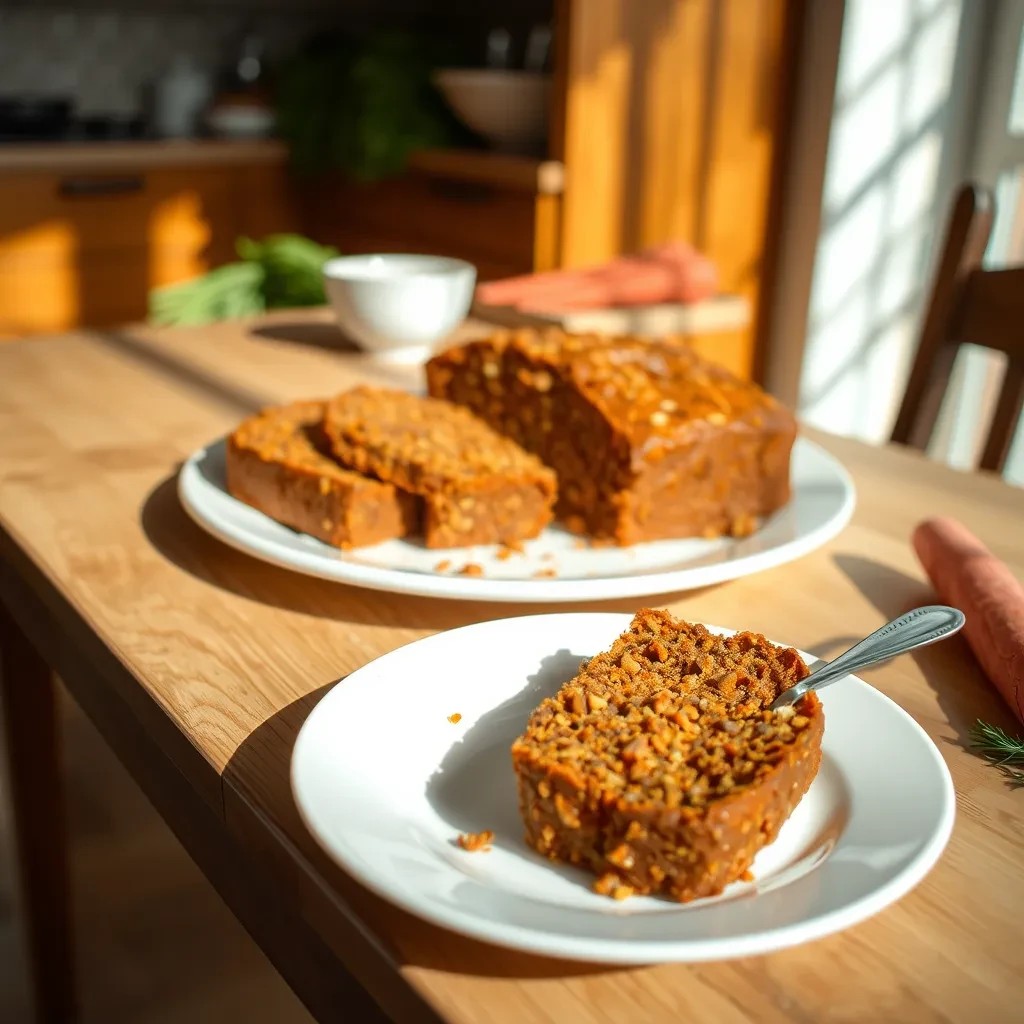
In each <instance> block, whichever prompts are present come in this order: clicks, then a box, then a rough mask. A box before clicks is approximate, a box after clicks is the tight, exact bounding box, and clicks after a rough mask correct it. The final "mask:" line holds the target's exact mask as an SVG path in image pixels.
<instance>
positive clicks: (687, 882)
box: [512, 609, 824, 901]
mask: <svg viewBox="0 0 1024 1024" xmlns="http://www.w3.org/2000/svg"><path fill="white" fill-rule="evenodd" d="M806 675H807V667H806V665H804V663H803V661H802V659H801V658H800V657H799V655H797V653H796V652H795V651H793V650H791V649H788V648H777V647H775V646H774V645H772V644H770V643H769V642H768V641H767V640H765V639H764V638H763V637H761V636H758V635H757V634H752V633H740V634H737V635H736V636H734V637H729V638H723V637H718V636H716V635H714V634H711V633H709V632H708V631H707V630H706V629H704V627H702V626H696V625H691V624H688V623H683V622H679V621H678V620H676V619H674V618H673V617H672V616H671V615H669V614H668V613H667V612H657V611H652V610H650V609H643V610H641V611H640V612H638V613H637V615H636V616H635V618H634V620H633V623H632V625H631V628H630V629H629V630H628V631H627V632H626V633H624V634H623V635H622V636H621V637H620V638H619V639H618V640H617V641H616V642H615V644H613V646H612V648H611V649H610V650H609V651H608V652H605V653H603V654H600V655H598V656H596V657H595V658H593V659H591V660H590V662H589V663H588V664H586V665H584V666H583V667H582V668H581V671H580V672H579V674H578V675H577V676H576V677H575V678H573V679H572V680H570V681H569V682H568V683H566V684H565V685H564V686H563V687H562V688H561V689H560V690H559V692H558V694H557V695H556V696H554V697H552V698H548V699H547V700H545V701H543V702H542V703H541V705H540V706H539V707H538V708H537V709H536V711H534V713H533V714H532V715H531V717H530V721H529V724H528V726H527V729H526V732H525V733H524V734H523V735H522V736H521V737H520V738H519V739H518V740H517V741H516V743H515V744H514V745H513V747H512V757H513V763H514V765H515V770H516V776H517V781H518V787H519V799H520V810H521V813H522V815H523V819H524V822H525V824H526V838H527V842H528V843H529V844H530V845H531V846H533V847H534V848H535V849H536V850H537V851H538V852H540V853H542V854H544V855H545V856H547V857H550V858H552V859H557V860H562V861H567V862H569V863H574V864H579V865H580V866H582V867H586V868H588V869H590V870H591V871H593V872H594V873H595V874H596V875H597V876H598V881H597V883H596V885H595V888H596V889H597V891H599V892H604V893H607V894H608V895H612V896H615V897H616V898H622V897H623V896H626V895H629V894H631V893H633V892H637V893H655V892H660V893H664V894H666V895H668V896H670V897H672V898H674V899H678V900H681V901H686V900H691V899H696V898H698V897H701V896H709V895H714V894H717V893H719V892H721V891H722V889H723V888H724V887H725V886H726V885H727V884H729V882H732V881H735V880H736V879H738V878H740V877H742V876H743V875H744V874H745V872H746V871H747V870H748V869H749V867H750V865H751V863H752V862H753V859H754V857H755V855H756V854H757V852H758V850H760V849H761V847H763V846H764V845H765V844H766V843H769V842H771V841H772V840H773V839H774V838H775V836H776V835H777V834H778V830H779V828H781V826H782V824H783V822H784V821H785V820H786V818H787V817H788V816H789V814H790V813H791V812H792V810H793V808H794V807H795V806H796V805H797V803H799V801H800V799H801V797H802V796H803V794H804V793H805V792H806V790H807V787H808V786H809V785H810V783H811V781H812V780H813V779H814V776H815V774H816V773H817V770H818V765H819V763H820V759H821V738H822V732H823V729H824V716H823V712H822V708H821V704H820V702H819V701H818V699H817V697H816V696H815V695H814V694H808V695H807V696H805V697H804V698H802V699H801V701H800V702H799V704H798V705H797V706H796V708H787V709H783V710H782V711H778V712H770V711H766V710H764V709H765V708H766V707H767V705H768V704H770V702H771V701H773V700H774V699H775V697H776V696H777V695H778V694H779V693H781V692H782V690H784V689H786V688H788V687H789V686H791V685H793V684H794V683H796V682H798V681H799V680H800V679H802V678H804V677H805V676H806Z"/></svg>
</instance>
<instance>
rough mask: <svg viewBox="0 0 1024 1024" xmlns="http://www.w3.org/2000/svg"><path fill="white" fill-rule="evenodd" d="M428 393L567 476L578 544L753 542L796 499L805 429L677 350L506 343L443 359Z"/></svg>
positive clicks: (541, 337)
mask: <svg viewBox="0 0 1024 1024" xmlns="http://www.w3.org/2000/svg"><path fill="white" fill-rule="evenodd" d="M427 381H428V388H429V392H430V394H431V395H433V396H435V397H437V398H444V399H447V400H448V401H452V402H457V403H459V404H460V405H464V406H465V407H466V408H468V409H471V410H472V411H473V412H474V413H476V414H477V415H478V416H480V417H481V418H482V419H484V420H486V421H487V423H489V424H490V425H491V426H492V427H493V428H494V429H495V430H498V431H499V432H501V433H502V434H504V435H506V436H507V437H510V438H512V439H513V440H514V441H516V442H517V443H518V444H520V445H522V447H523V448H525V449H526V450H527V451H530V452H533V453H535V454H536V455H538V456H539V457H540V458H541V459H542V460H543V461H544V462H545V463H546V464H547V465H548V466H550V467H552V468H553V469H554V470H555V472H556V473H557V474H558V488H559V501H558V507H557V513H558V515H559V517H560V518H561V519H562V520H563V521H564V522H565V524H566V525H567V526H568V527H569V528H570V529H572V530H575V531H577V532H584V533H588V534H590V535H592V536H595V537H598V538H603V539H607V540H611V541H613V542H615V543H617V544H621V545H628V544H634V543H637V542H638V541H648V540H658V539H661V538H667V537H691V536H701V537H717V536H722V535H731V536H744V535H746V534H749V533H751V532H752V531H753V530H754V529H755V528H756V527H757V524H758V520H759V518H760V517H763V516H765V515H767V514H768V513H770V512H773V511H774V510H775V509H778V508H780V507H781V506H782V505H784V504H785V503H786V502H787V501H788V500H789V497H790V485H789V463H790V452H791V449H792V446H793V441H794V438H795V436H796V422H795V420H794V418H793V416H792V415H791V414H790V413H789V412H788V411H787V410H786V409H784V408H783V407H782V406H781V405H780V404H779V403H778V402H777V401H775V399H773V398H772V397H771V396H770V395H768V394H766V393H765V392H764V391H762V390H761V389H760V388H759V387H757V386H756V385H755V384H752V383H750V382H748V381H743V380H740V379H739V378H737V377H735V376H733V375H732V374H730V373H729V372H728V371H726V370H724V369H722V368H721V367H718V366H715V365H713V364H711V363H708V362H706V361H704V360H702V359H700V358H699V357H698V356H697V355H696V354H695V353H694V352H693V350H692V349H691V348H690V347H689V346H688V345H686V344H685V343H683V342H681V341H678V340H675V341H673V340H665V341H648V340H643V339H639V338H605V337H598V336H583V335H571V334H566V333H565V332H563V331H560V330H556V329H551V330H544V331H536V330H517V331H500V332H498V333H496V334H494V335H492V336H491V337H489V338H486V339H482V340H479V341H474V342H471V343H469V344H467V345H463V346H460V347H455V348H451V349H448V350H446V351H444V352H441V353H439V354H438V355H436V356H435V357H434V358H433V359H431V360H430V361H429V362H428V364H427Z"/></svg>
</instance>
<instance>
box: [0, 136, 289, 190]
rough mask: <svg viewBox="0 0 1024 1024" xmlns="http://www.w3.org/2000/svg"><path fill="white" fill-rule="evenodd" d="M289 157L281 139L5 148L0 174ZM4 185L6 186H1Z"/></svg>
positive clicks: (0, 146) (216, 163) (258, 161)
mask: <svg viewBox="0 0 1024 1024" xmlns="http://www.w3.org/2000/svg"><path fill="white" fill-rule="evenodd" d="M287 157H288V150H287V147H286V146H285V145H284V143H282V142H280V141H278V140H277V139H253V140H235V139H161V140H139V141H125V142H26V143H21V142H5V143H0V175H3V174H6V173H9V172H18V173H25V172H34V173H41V174H67V173H83V172H86V171H88V172H92V173H101V172H107V171H124V170H138V169H140V168H141V169H148V170H158V169H161V168H165V167H211V166H216V167H223V166H224V165H228V164H248V165H252V164H281V163H284V161H285V160H286V159H287ZM0 186H2V182H0Z"/></svg>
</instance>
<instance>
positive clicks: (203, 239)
mask: <svg viewBox="0 0 1024 1024" xmlns="http://www.w3.org/2000/svg"><path fill="white" fill-rule="evenodd" d="M233 173H234V172H233V170H232V169H231V168H221V167H214V168H208V167H207V168H174V169H165V170H155V171H139V172H121V171H118V172H114V173H99V174H95V173H89V174H28V173H26V174H10V175H2V176H0V336H3V335H6V336H17V335H21V334H26V333H36V332H40V331H43V332H46V331H60V330H66V329H68V328H71V327H76V326H83V325H84V326H90V327H91V326H97V327H99V326H107V325H110V324H116V323H122V322H125V321H129V320H137V319H140V318H141V317H143V316H145V313H146V306H147V294H148V292H149V289H150V288H151V287H153V286H154V285H159V284H167V283H170V282H172V281H179V280H182V279H184V278H188V277H192V276H195V275H196V274H199V273H202V272H203V271H204V270H206V269H207V268H208V267H209V266H212V265H216V264H219V263H223V262H226V261H227V260H230V259H231V258H232V256H233V247H234V239H235V236H236V233H237V223H238V217H239V214H238V206H239V204H238V199H237V195H236V190H235V188H234V187H233Z"/></svg>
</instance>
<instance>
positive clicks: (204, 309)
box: [149, 234, 338, 326]
mask: <svg viewBox="0 0 1024 1024" xmlns="http://www.w3.org/2000/svg"><path fill="white" fill-rule="evenodd" d="M237 250H238V255H239V256H240V257H241V259H240V261H239V262H237V263H228V264H225V265H224V266H222V267H217V268H216V269H215V270H211V271H210V272H209V273H207V274H203V275H202V276H201V277H197V278H193V279H192V280H191V281H183V282H181V283H180V284H173V285H167V286H165V287H163V288H155V289H153V290H152V291H151V292H150V294H149V318H150V320H151V321H152V322H153V323H155V324H166V325H178V326H185V325H197V324H209V323H214V322H215V321H217V320H228V319H231V318H233V317H242V316H254V315H256V314H258V313H262V312H263V311H264V310H267V309H281V308H292V307H297V306H318V305H321V304H322V303H324V302H325V301H326V298H325V296H324V285H323V273H322V271H323V265H324V263H325V262H326V261H327V260H329V259H330V258H331V257H332V256H337V255H338V251H337V249H334V248H332V247H330V246H324V245H318V244H317V243H316V242H313V241H311V240H310V239H308V238H303V237H302V236H301V235H290V234H281V235H270V236H268V237H267V238H265V239H263V241H262V242H255V241H253V240H252V239H249V238H240V239H239V240H238V243H237Z"/></svg>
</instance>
